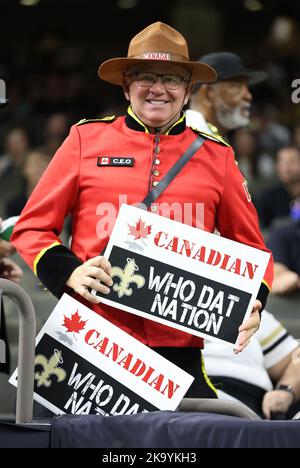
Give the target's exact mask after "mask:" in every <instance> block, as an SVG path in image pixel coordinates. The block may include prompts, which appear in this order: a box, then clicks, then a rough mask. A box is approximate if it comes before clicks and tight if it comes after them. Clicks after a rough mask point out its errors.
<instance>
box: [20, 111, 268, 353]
mask: <svg viewBox="0 0 300 468" xmlns="http://www.w3.org/2000/svg"><path fill="white" fill-rule="evenodd" d="M196 136H197V135H196V134H195V132H194V131H193V130H192V129H190V128H188V127H186V126H185V119H184V117H182V118H181V119H179V121H178V122H177V123H176V124H175V125H173V127H172V128H171V129H170V130H169V132H168V134H163V135H160V134H159V133H157V134H156V135H154V134H150V133H149V132H148V130H147V129H146V128H145V127H144V126H143V125H142V123H141V122H140V121H139V120H138V119H137V118H135V116H134V115H133V113H132V111H130V112H129V114H128V115H127V116H126V117H119V118H112V119H110V120H108V121H107V122H105V121H100V120H99V121H82V122H79V124H77V125H76V126H73V127H72V128H71V131H70V134H69V136H68V137H67V139H66V140H65V142H64V143H63V144H62V146H61V147H60V148H59V149H58V151H57V153H56V154H55V156H54V157H53V159H52V161H51V163H50V165H49V167H48V169H47V171H46V172H45V174H44V175H43V177H42V178H41V180H40V182H39V183H38V185H37V187H36V188H35V190H34V192H33V193H32V195H31V197H30V199H29V201H28V203H27V205H26V207H25V209H24V211H23V212H22V214H21V217H20V219H19V221H18V223H17V225H16V227H15V230H14V233H13V236H12V243H13V245H14V246H15V247H16V249H17V250H18V251H19V253H20V254H21V255H22V257H23V258H24V259H25V261H26V262H27V263H28V264H29V266H30V267H31V268H32V269H34V270H35V272H36V273H37V275H38V276H39V278H40V279H41V281H42V282H43V283H44V284H45V286H46V287H47V288H48V289H49V290H50V291H51V292H53V293H54V294H55V295H57V296H60V295H61V294H62V292H63V291H64V290H65V282H66V280H67V279H68V278H69V276H70V275H71V273H72V271H73V270H74V269H75V268H76V267H77V266H79V265H80V264H81V263H82V262H84V261H86V260H88V259H89V258H92V257H94V256H97V255H99V253H100V252H102V251H103V249H104V247H105V246H106V244H107V241H108V239H107V238H106V239H99V237H98V235H97V228H98V229H99V228H101V216H100V212H102V210H101V207H103V205H101V204H103V203H109V204H110V206H112V207H115V209H116V213H117V212H118V210H119V195H120V194H121V195H127V203H128V204H133V203H138V202H141V201H142V200H143V199H144V197H145V196H146V195H147V193H148V192H149V191H150V190H151V189H152V188H153V182H155V181H159V180H160V179H161V178H162V177H163V176H164V175H165V174H166V173H167V171H168V170H169V169H170V168H171V167H172V165H173V164H174V163H175V161H176V160H177V159H179V158H180V156H181V155H182V154H183V153H184V152H185V150H186V149H187V148H188V146H189V145H190V144H191V143H192V142H193V140H195V138H196ZM202 136H203V135H202ZM204 138H205V139H206V141H205V143H204V145H203V146H202V147H201V148H200V149H199V150H198V151H197V153H196V154H195V155H194V156H193V157H192V159H191V160H190V161H189V162H188V163H187V164H186V165H185V167H184V168H183V169H182V171H181V172H180V173H179V174H178V175H177V176H176V178H175V179H174V180H173V181H172V182H171V184H170V185H169V187H168V188H167V189H166V190H165V191H164V192H163V194H162V195H161V196H160V197H159V198H158V199H157V203H169V204H170V205H171V204H172V203H174V202H179V203H181V204H183V203H191V204H193V205H195V203H204V207H205V208H204V223H205V230H206V231H208V232H214V230H215V229H216V228H217V229H218V231H219V232H220V233H221V235H222V236H224V237H227V238H229V239H233V240H235V241H237V242H242V243H244V244H248V245H250V246H253V247H257V248H259V249H262V250H267V249H266V247H265V245H264V242H263V239H262V236H261V234H260V231H259V227H258V220H257V214H256V211H255V209H254V207H253V205H252V203H251V202H250V200H249V197H248V194H247V191H246V186H245V185H244V177H243V176H242V174H241V172H240V171H239V169H238V167H237V165H236V162H235V159H234V153H233V151H232V148H231V147H229V146H228V145H226V144H223V143H221V142H218V141H217V140H214V139H210V138H209V137H207V138H206V137H205V136H204ZM111 157H115V158H126V159H128V158H134V165H133V166H118V165H116V166H108V165H98V163H99V159H98V158H111ZM100 161H103V160H100ZM104 161H105V160H104ZM152 209H153V208H152ZM153 210H154V209H153ZM69 213H71V214H72V220H73V228H72V245H71V248H70V250H69V249H68V248H66V247H64V246H62V245H61V241H60V239H59V235H60V232H61V231H62V228H63V223H64V219H65V217H66V216H67V215H68V214H69ZM102 215H103V212H102ZM193 225H194V226H195V213H193ZM272 280H273V266H272V260H271V261H270V264H269V267H268V269H267V272H266V277H265V281H264V283H263V284H262V287H261V289H260V292H259V295H258V299H260V300H261V301H262V302H263V303H264V304H265V302H266V298H267V295H268V292H269V288H270V286H271V283H272ZM77 299H79V300H81V301H82V302H83V299H82V298H81V297H77ZM87 305H88V306H89V307H91V308H93V309H94V310H95V311H96V312H97V313H99V314H100V315H102V316H103V317H104V318H106V319H107V320H110V321H111V322H113V323H114V324H115V325H117V326H119V327H120V328H122V329H123V330H124V331H126V332H127V333H129V334H131V335H133V336H134V337H136V338H137V339H139V340H140V341H142V342H143V343H145V344H147V345H149V346H153V347H154V346H179V347H180V346H198V347H202V339H200V338H198V337H195V336H192V335H190V334H187V333H184V332H181V331H177V330H175V329H173V328H169V327H167V326H164V325H161V324H159V323H155V322H153V321H151V320H147V319H144V318H141V317H138V316H135V315H133V314H130V313H126V312H124V311H121V310H118V309H113V308H111V307H109V306H106V305H103V304H100V305H92V304H90V303H89V304H87Z"/></svg>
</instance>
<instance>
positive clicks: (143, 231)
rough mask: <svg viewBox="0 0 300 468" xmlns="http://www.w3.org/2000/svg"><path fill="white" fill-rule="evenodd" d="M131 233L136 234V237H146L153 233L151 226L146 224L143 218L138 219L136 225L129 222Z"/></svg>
mask: <svg viewBox="0 0 300 468" xmlns="http://www.w3.org/2000/svg"><path fill="white" fill-rule="evenodd" d="M128 227H129V234H131V235H132V236H134V238H135V239H145V238H146V237H148V236H149V234H150V233H151V226H146V224H145V223H144V221H142V218H140V219H139V220H138V222H137V223H136V225H135V226H131V225H130V224H128Z"/></svg>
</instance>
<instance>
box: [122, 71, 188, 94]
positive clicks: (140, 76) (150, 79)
mask: <svg viewBox="0 0 300 468" xmlns="http://www.w3.org/2000/svg"><path fill="white" fill-rule="evenodd" d="M125 76H128V77H131V76H133V77H134V79H135V80H136V81H137V82H138V84H139V85H140V86H142V87H143V88H151V86H153V85H154V84H155V83H156V82H157V79H158V78H161V82H162V84H163V85H164V87H165V88H166V89H169V90H172V91H175V90H176V89H179V88H180V86H181V84H182V83H183V82H186V83H188V82H189V80H188V79H185V78H183V77H182V76H178V75H159V74H158V73H150V72H135V73H129V74H128V75H125Z"/></svg>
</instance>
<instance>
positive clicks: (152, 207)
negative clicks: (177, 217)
mask: <svg viewBox="0 0 300 468" xmlns="http://www.w3.org/2000/svg"><path fill="white" fill-rule="evenodd" d="M151 211H153V212H154V213H155V212H156V211H157V206H156V205H151Z"/></svg>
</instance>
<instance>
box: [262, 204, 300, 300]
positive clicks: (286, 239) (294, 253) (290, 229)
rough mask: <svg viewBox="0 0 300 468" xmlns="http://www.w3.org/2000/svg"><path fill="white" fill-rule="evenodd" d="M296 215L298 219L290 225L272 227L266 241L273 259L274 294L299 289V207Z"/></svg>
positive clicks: (287, 292)
mask: <svg viewBox="0 0 300 468" xmlns="http://www.w3.org/2000/svg"><path fill="white" fill-rule="evenodd" d="M298 216H299V219H298V221H295V222H294V223H292V224H291V225H287V226H281V227H280V228H277V229H274V230H273V231H272V232H271V234H270V237H269V239H268V242H267V244H268V247H269V248H270V249H271V250H272V252H273V256H274V261H275V265H274V273H275V277H274V282H273V286H272V293H274V294H289V293H292V292H293V291H297V290H299V289H300V209H299V213H298Z"/></svg>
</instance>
